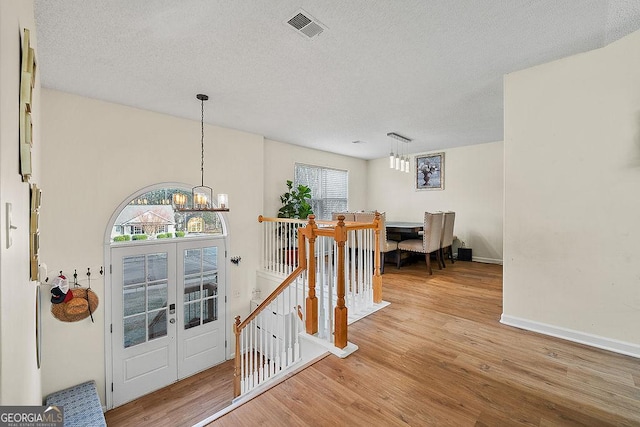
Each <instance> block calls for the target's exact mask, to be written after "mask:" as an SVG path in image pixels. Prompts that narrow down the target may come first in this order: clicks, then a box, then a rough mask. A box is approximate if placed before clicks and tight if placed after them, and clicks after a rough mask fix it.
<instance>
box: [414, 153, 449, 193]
mask: <svg viewBox="0 0 640 427" xmlns="http://www.w3.org/2000/svg"><path fill="white" fill-rule="evenodd" d="M415 171H416V190H444V153H432V154H419V155H417V156H416V168H415Z"/></svg>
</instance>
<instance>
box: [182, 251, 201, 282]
mask: <svg viewBox="0 0 640 427" xmlns="http://www.w3.org/2000/svg"><path fill="white" fill-rule="evenodd" d="M200 271H202V252H201V251H200V249H187V250H185V251H184V275H185V276H186V275H189V274H194V273H200Z"/></svg>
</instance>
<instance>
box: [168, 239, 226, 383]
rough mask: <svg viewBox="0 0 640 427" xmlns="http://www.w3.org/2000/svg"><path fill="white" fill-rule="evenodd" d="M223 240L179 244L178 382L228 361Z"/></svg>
mask: <svg viewBox="0 0 640 427" xmlns="http://www.w3.org/2000/svg"><path fill="white" fill-rule="evenodd" d="M221 243H222V240H214V241H211V240H206V241H202V240H193V241H190V242H181V243H179V244H178V251H177V253H178V260H177V261H178V268H177V270H178V281H177V282H178V298H177V301H178V305H179V307H178V310H177V311H178V315H179V317H178V331H179V332H178V336H179V340H178V379H182V378H186V377H188V376H190V375H193V374H195V373H196V372H200V371H202V370H204V369H206V368H208V367H210V366H213V365H216V364H218V363H220V362H222V361H224V356H225V354H224V353H225V351H224V350H225V345H224V344H225V320H224V319H225V318H224V299H225V292H224V288H225V287H224V283H225V277H224V247H222V245H221Z"/></svg>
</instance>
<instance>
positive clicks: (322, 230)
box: [233, 212, 382, 397]
mask: <svg viewBox="0 0 640 427" xmlns="http://www.w3.org/2000/svg"><path fill="white" fill-rule="evenodd" d="M344 219H345V217H344V215H339V216H338V221H317V222H316V220H315V216H314V215H309V218H308V222H307V225H306V226H305V227H299V228H298V230H297V231H298V235H297V238H298V266H297V267H296V268H295V269H294V270H293V271H292V272H291V273H290V274H289V275H288V276H287V277H286V278H285V279H284V281H283V282H282V283H281V284H280V285H279V286H278V287H277V288H276V289H275V290H274V291H273V292H272V293H271V294H270V295H269V296H268V297H267V298H265V300H264V301H262V302H261V303H260V304H259V305H258V307H256V308H255V309H254V310H253V311H252V312H251V313H250V314H249V315H248V316H247V318H246V319H244V321H240V316H236V317H235V323H234V325H233V332H234V335H235V337H236V343H235V363H234V374H233V376H234V395H235V396H236V397H237V396H239V395H240V394H241V384H240V382H241V378H240V375H241V374H240V363H241V357H242V354H241V351H242V349H241V342H240V334H241V333H242V330H243V329H245V328H246V327H247V325H249V324H250V323H251V321H252V320H254V319H255V318H256V317H257V316H258V315H259V314H260V313H261V312H262V311H263V310H264V309H265V308H266V307H268V306H269V305H270V304H271V303H272V302H273V301H274V300H275V299H276V298H277V297H278V296H279V295H280V294H281V293H282V292H283V291H284V290H285V289H287V288H288V287H289V286H290V285H291V284H292V283H293V282H294V281H295V280H296V279H297V278H298V277H299V276H300V275H301V274H303V273H304V272H305V271H307V273H308V294H307V298H306V301H305V308H306V319H305V329H306V332H307V333H308V334H315V333H317V331H318V300H317V297H316V295H315V286H316V280H315V272H316V268H315V249H314V242H315V239H316V237H317V236H326V237H333V238H334V240H335V241H336V243H337V245H338V257H337V261H338V262H337V270H338V273H337V275H336V276H337V302H336V307H335V314H334V320H335V331H334V339H335V342H334V343H335V346H336V347H339V348H345V347H346V346H347V307H346V306H345V278H344V274H343V273H344V268H345V266H344V258H345V257H344V250H345V243H346V241H347V231H349V230H365V229H373V230H374V235H375V239H374V242H375V244H374V248H376V249H375V251H374V252H375V253H376V256H375V257H374V277H373V299H374V302H376V303H379V302H381V301H382V278H381V276H380V256H379V250H380V244H379V239H380V234H381V233H380V232H381V230H380V228H381V220H380V214H379V213H378V212H376V213H375V217H374V220H373V223H357V222H348V223H345V221H344ZM270 220H277V221H279V222H299V220H296V219H288V218H265V217H263V216H262V215H260V216H259V217H258V221H259V222H263V221H270ZM318 224H320V225H324V226H325V227H318ZM305 240H308V241H309V256H308V257H307V253H306V252H307V251H306V244H305ZM307 258H308V260H309V261H307ZM296 311H297V312H298V313H299V308H296Z"/></svg>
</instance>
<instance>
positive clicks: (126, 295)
mask: <svg viewBox="0 0 640 427" xmlns="http://www.w3.org/2000/svg"><path fill="white" fill-rule="evenodd" d="M122 306H123V307H124V315H125V316H131V315H132V314H138V313H144V311H145V310H144V307H145V285H135V286H127V287H125V288H123V289H122Z"/></svg>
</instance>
